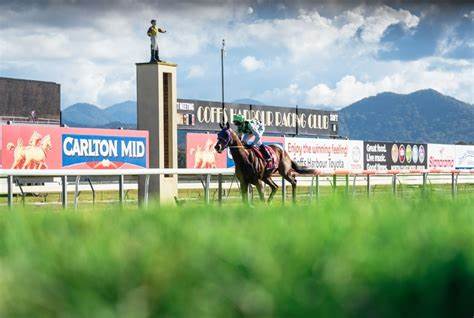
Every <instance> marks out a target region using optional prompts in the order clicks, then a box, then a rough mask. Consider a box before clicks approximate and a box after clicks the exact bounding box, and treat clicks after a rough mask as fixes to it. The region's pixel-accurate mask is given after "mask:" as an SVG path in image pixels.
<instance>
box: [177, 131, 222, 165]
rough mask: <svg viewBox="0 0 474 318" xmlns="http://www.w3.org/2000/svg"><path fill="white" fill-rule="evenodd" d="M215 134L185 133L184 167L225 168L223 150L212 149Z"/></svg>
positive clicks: (215, 140) (214, 142)
mask: <svg viewBox="0 0 474 318" xmlns="http://www.w3.org/2000/svg"><path fill="white" fill-rule="evenodd" d="M216 136H217V135H216V134H194V133H188V134H186V168H226V167H227V159H226V154H225V152H223V153H221V154H218V153H217V152H216V151H215V150H214V145H215V144H216V142H217V137H216Z"/></svg>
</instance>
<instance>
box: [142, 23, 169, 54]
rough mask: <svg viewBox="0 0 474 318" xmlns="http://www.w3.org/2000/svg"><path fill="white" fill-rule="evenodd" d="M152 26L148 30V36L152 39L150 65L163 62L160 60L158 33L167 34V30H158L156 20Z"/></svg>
mask: <svg viewBox="0 0 474 318" xmlns="http://www.w3.org/2000/svg"><path fill="white" fill-rule="evenodd" d="M150 23H151V26H150V27H149V28H148V31H147V32H146V34H147V35H148V36H149V37H150V46H151V59H150V63H156V62H162V60H160V55H159V48H158V33H166V30H165V29H161V28H158V27H157V26H156V20H155V19H153V20H151V22H150Z"/></svg>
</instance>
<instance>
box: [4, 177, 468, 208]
mask: <svg viewBox="0 0 474 318" xmlns="http://www.w3.org/2000/svg"><path fill="white" fill-rule="evenodd" d="M234 173H235V171H234V169H233V168H225V169H186V168H178V169H156V168H148V169H113V170H112V169H101V170H97V169H44V170H17V169H0V178H6V179H7V189H8V190H7V192H8V206H9V207H11V206H12V204H13V179H14V178H15V177H60V178H61V193H62V196H61V198H62V205H63V207H66V206H67V182H68V180H67V179H68V177H75V195H74V206H75V207H77V197H78V192H79V190H78V189H79V181H80V177H81V176H87V177H90V176H117V177H118V182H119V201H120V203H122V202H123V199H124V176H145V191H144V192H145V202H144V203H145V204H147V202H148V184H149V178H150V176H152V175H163V174H167V175H170V174H171V175H199V176H202V177H205V178H204V179H205V181H204V183H203V186H204V200H205V202H206V203H209V202H210V185H211V176H218V201H219V202H222V176H231V175H234ZM428 175H444V176H445V177H448V176H450V178H449V179H450V181H447V180H446V181H447V182H445V183H450V184H451V192H452V195H453V196H455V195H456V192H457V184H458V177H459V175H469V176H474V169H472V170H453V169H450V170H429V169H425V170H417V171H393V170H390V171H368V170H316V172H315V174H314V175H311V176H309V177H310V178H311V186H310V198H311V199H312V198H313V196H316V197H318V195H319V185H320V180H319V179H320V177H322V176H325V177H332V178H333V182H332V186H333V187H334V188H336V180H337V177H345V187H346V192H348V191H349V177H351V176H352V177H353V188H355V185H356V180H357V178H358V177H363V178H364V179H365V180H364V181H365V182H364V183H365V184H366V188H367V195H370V189H371V179H372V176H390V177H391V179H392V182H391V184H392V191H393V193H394V194H395V193H396V191H397V182H398V181H399V179H398V178H399V177H400V176H419V177H420V181H421V182H420V183H421V185H422V186H423V188H424V187H425V186H426V185H427V181H428ZM282 198H283V200H285V198H286V186H285V180H284V179H282Z"/></svg>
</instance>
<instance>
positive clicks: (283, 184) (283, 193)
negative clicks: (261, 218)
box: [281, 177, 286, 204]
mask: <svg viewBox="0 0 474 318" xmlns="http://www.w3.org/2000/svg"><path fill="white" fill-rule="evenodd" d="M281 201H282V202H283V204H285V202H286V181H285V178H283V177H281Z"/></svg>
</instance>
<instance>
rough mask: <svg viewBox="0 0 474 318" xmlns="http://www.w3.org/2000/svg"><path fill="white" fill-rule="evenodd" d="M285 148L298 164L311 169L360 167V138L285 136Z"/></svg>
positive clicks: (361, 144) (361, 148)
mask: <svg viewBox="0 0 474 318" xmlns="http://www.w3.org/2000/svg"><path fill="white" fill-rule="evenodd" d="M285 150H286V151H287V152H288V154H289V155H290V158H291V159H292V160H293V161H295V162H296V163H298V164H299V165H302V166H305V167H308V168H313V169H362V168H363V142H362V141H360V140H351V141H349V140H342V139H315V138H285Z"/></svg>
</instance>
